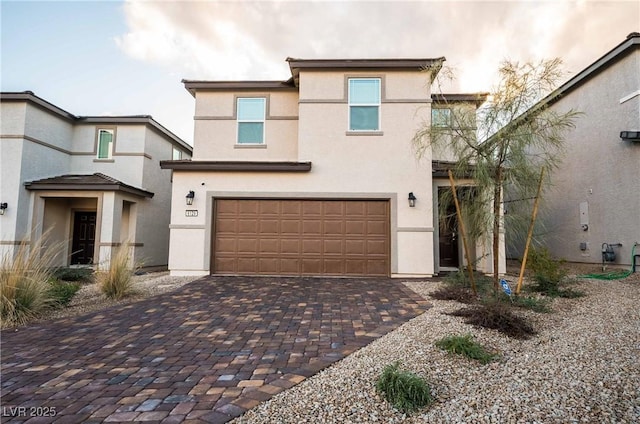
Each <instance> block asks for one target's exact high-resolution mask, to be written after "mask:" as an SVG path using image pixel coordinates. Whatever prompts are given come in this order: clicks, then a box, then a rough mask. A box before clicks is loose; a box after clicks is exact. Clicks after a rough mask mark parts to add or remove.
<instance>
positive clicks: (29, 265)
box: [0, 235, 62, 326]
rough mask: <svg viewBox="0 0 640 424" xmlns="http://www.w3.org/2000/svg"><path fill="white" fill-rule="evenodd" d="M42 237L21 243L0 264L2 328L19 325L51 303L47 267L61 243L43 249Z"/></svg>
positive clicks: (49, 269) (49, 271) (4, 256)
mask: <svg viewBox="0 0 640 424" xmlns="http://www.w3.org/2000/svg"><path fill="white" fill-rule="evenodd" d="M45 238H46V235H44V236H42V237H41V238H40V239H39V240H35V241H33V242H32V243H29V242H22V243H20V245H19V246H18V249H17V251H16V252H15V254H14V255H10V254H8V253H6V254H4V255H3V256H2V260H1V261H0V318H1V319H2V325H3V326H6V325H20V324H24V323H26V322H27V321H29V320H30V319H32V318H35V317H37V316H38V315H39V314H40V313H42V312H43V311H44V310H46V309H48V308H50V307H51V306H52V305H53V304H54V299H53V298H52V296H51V292H50V287H51V285H50V284H49V281H50V280H51V279H52V277H51V264H52V263H53V261H54V259H55V257H56V256H57V254H58V252H59V251H60V248H61V247H62V244H59V243H55V244H53V245H50V246H44V240H45Z"/></svg>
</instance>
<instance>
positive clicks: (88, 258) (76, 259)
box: [71, 212, 96, 265]
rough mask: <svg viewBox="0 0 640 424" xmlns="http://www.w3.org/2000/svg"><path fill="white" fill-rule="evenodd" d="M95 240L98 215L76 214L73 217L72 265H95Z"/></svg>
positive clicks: (93, 213)
mask: <svg viewBox="0 0 640 424" xmlns="http://www.w3.org/2000/svg"><path fill="white" fill-rule="evenodd" d="M95 239H96V213H95V212H75V213H74V216H73V241H72V243H71V252H72V253H71V265H87V264H92V263H93V249H94V247H95Z"/></svg>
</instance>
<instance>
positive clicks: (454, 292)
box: [430, 286, 477, 303]
mask: <svg viewBox="0 0 640 424" xmlns="http://www.w3.org/2000/svg"><path fill="white" fill-rule="evenodd" d="M430 296H431V297H432V298H434V299H437V300H455V301H457V302H460V303H473V302H475V301H476V300H477V297H476V296H474V295H473V292H472V291H471V289H470V288H467V287H461V286H442V287H440V288H439V289H437V290H434V291H433V292H432V293H431V294H430Z"/></svg>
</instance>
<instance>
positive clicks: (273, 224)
mask: <svg viewBox="0 0 640 424" xmlns="http://www.w3.org/2000/svg"><path fill="white" fill-rule="evenodd" d="M258 228H259V229H260V230H259V232H260V234H278V233H279V232H280V221H278V220H277V219H261V220H260V222H259V224H258Z"/></svg>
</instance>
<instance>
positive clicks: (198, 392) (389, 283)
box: [0, 277, 428, 423]
mask: <svg viewBox="0 0 640 424" xmlns="http://www.w3.org/2000/svg"><path fill="white" fill-rule="evenodd" d="M427 308H428V303H427V302H426V301H425V300H424V299H423V298H422V297H420V296H419V295H417V294H415V293H414V292H413V291H411V290H409V289H408V288H406V287H405V286H404V285H403V284H402V283H401V282H399V281H397V280H391V279H326V278H249V277H206V278H203V279H201V280H198V281H195V282H192V283H190V284H187V285H186V286H184V287H182V288H180V289H178V290H177V291H175V292H171V293H165V294H162V295H159V296H156V297H153V298H149V299H146V300H143V301H140V302H136V303H132V304H128V305H123V306H115V307H111V308H108V309H104V310H101V311H99V312H94V313H90V314H88V315H84V316H77V317H73V318H67V319H62V320H58V321H53V322H48V323H44V324H39V325H33V326H28V327H23V328H20V329H18V330H17V331H14V330H5V331H2V333H1V334H0V336H1V342H2V350H1V374H2V389H1V390H2V391H1V399H2V417H1V421H2V422H3V423H9V422H28V423H46V422H56V423H80V422H83V423H94V422H95V423H98V422H129V421H145V422H157V423H175V422H193V423H197V422H208V423H223V422H226V421H229V420H231V419H232V418H235V417H237V416H239V415H241V414H242V413H244V412H245V411H246V410H248V409H251V408H253V407H254V406H256V405H258V404H259V403H260V402H262V401H265V400H267V399H269V398H271V397H272V396H273V395H275V394H277V393H280V392H281V391H283V390H286V389H288V388H290V387H292V386H294V385H296V384H298V383H300V382H301V381H303V380H304V379H305V378H308V377H310V376H312V375H314V374H315V373H317V372H318V371H320V370H322V369H323V368H325V367H327V366H329V365H330V364H332V363H333V362H336V361H338V360H340V359H342V358H344V357H345V356H347V355H349V354H350V353H352V352H354V351H356V350H357V349H359V348H361V347H363V346H365V345H367V344H369V343H370V342H371V341H373V340H375V339H376V338H378V337H380V336H382V335H384V334H386V333H388V332H389V331H391V330H393V329H395V328H397V327H398V326H400V325H401V324H402V323H404V322H406V321H408V320H409V319H411V318H413V317H415V316H417V315H419V314H421V313H422V312H424V311H425V310H426V309H427Z"/></svg>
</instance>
